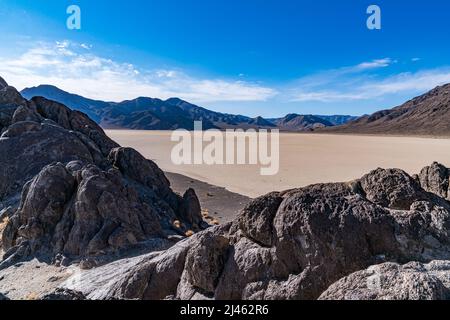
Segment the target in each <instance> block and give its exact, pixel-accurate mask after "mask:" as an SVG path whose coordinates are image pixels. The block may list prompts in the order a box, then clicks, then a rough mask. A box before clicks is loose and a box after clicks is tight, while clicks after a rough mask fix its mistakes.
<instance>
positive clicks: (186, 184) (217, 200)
mask: <svg viewBox="0 0 450 320" xmlns="http://www.w3.org/2000/svg"><path fill="white" fill-rule="evenodd" d="M166 175H167V178H168V179H169V180H170V183H171V185H172V189H173V190H174V191H175V192H177V193H179V194H181V195H182V194H183V193H184V192H185V191H186V190H187V189H188V188H192V189H194V190H195V192H196V194H197V196H198V198H199V200H200V204H201V206H202V210H203V212H204V213H207V214H208V215H209V216H210V217H211V218H212V219H214V220H216V221H217V222H218V223H221V224H222V223H227V222H231V221H232V220H234V218H235V217H236V215H237V214H238V213H239V211H240V210H241V209H242V208H243V207H244V206H245V205H246V204H247V203H248V202H250V200H251V199H250V198H248V197H246V196H243V195H240V194H237V193H233V192H230V191H228V190H226V189H225V188H222V187H217V186H213V185H210V184H208V183H205V182H202V181H199V180H195V179H192V178H189V177H186V176H183V175H180V174H177V173H166Z"/></svg>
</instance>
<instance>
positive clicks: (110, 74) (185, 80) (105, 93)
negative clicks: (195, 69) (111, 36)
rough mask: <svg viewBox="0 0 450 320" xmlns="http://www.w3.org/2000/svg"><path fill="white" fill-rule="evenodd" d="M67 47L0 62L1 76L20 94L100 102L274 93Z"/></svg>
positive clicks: (36, 49)
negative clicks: (41, 92)
mask: <svg viewBox="0 0 450 320" xmlns="http://www.w3.org/2000/svg"><path fill="white" fill-rule="evenodd" d="M91 49H92V46H91V45H88V44H76V43H73V42H69V41H59V42H55V43H45V42H39V43H36V44H35V45H34V46H33V47H30V48H28V49H27V50H26V52H23V53H22V54H21V55H19V56H18V57H16V58H10V57H1V56H0V74H1V75H2V76H3V77H4V78H5V79H6V80H7V81H8V82H9V83H11V84H12V85H14V86H16V87H17V88H19V89H22V88H25V87H31V86H36V85H39V84H54V85H57V86H58V87H60V88H62V89H64V90H67V91H70V92H74V93H78V94H81V95H84V96H88V97H90V98H94V99H103V100H115V101H120V100H125V99H132V98H135V97H137V96H152V97H159V98H170V97H180V98H183V99H187V100H190V101H193V102H198V103H202V102H214V101H266V100H268V99H270V98H271V97H273V96H275V95H276V94H277V91H276V90H275V89H272V88H269V87H267V86H262V85H260V84H257V83H251V82H246V81H242V80H241V79H238V80H229V79H221V78H212V79H205V78H199V77H195V76H192V75H189V74H188V73H186V72H184V71H182V70H178V69H174V70H143V69H140V68H138V67H136V66H135V65H133V64H130V63H120V62H117V61H113V60H111V59H108V58H104V57H101V56H98V55H95V54H94V53H92V50H91Z"/></svg>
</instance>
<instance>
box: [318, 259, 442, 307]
mask: <svg viewBox="0 0 450 320" xmlns="http://www.w3.org/2000/svg"><path fill="white" fill-rule="evenodd" d="M320 299H321V300H448V299H450V261H433V262H431V263H429V264H421V263H417V262H411V263H408V264H406V265H399V264H396V263H385V264H381V265H375V266H371V267H369V268H368V269H366V270H363V271H358V272H356V273H353V274H351V275H349V276H347V277H345V278H343V279H341V280H339V281H337V282H336V283H334V284H333V285H331V286H330V287H329V288H328V289H327V290H326V291H325V292H324V293H323V294H322V295H321V296H320Z"/></svg>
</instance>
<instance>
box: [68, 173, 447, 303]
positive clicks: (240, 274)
mask: <svg viewBox="0 0 450 320" xmlns="http://www.w3.org/2000/svg"><path fill="white" fill-rule="evenodd" d="M373 190H377V192H379V194H377V195H376V194H375V192H374V191H373ZM369 198H370V199H369ZM424 199H425V200H424ZM383 205H385V206H386V207H384V206H383ZM393 208H395V209H393ZM398 208H404V209H403V210H399V209H398ZM406 208H407V209H406ZM449 222H450V207H449V204H448V203H447V202H446V201H444V200H443V199H442V198H439V197H437V196H436V195H434V194H431V193H428V192H426V191H425V190H423V189H422V188H420V186H418V184H417V183H416V182H415V181H414V180H413V179H412V178H410V177H409V176H407V175H406V174H405V173H403V172H402V171H399V170H382V171H380V170H378V171H375V172H373V173H371V174H369V175H367V176H365V177H364V178H363V180H360V181H356V182H352V183H348V184H347V183H335V184H320V185H314V186H309V187H306V188H302V189H297V190H291V191H287V192H283V193H274V194H269V195H267V196H265V197H261V198H258V199H255V200H254V201H253V202H252V203H250V204H249V205H248V206H247V207H246V208H245V209H244V210H243V211H242V212H241V213H240V216H239V217H238V218H237V219H236V221H235V222H233V223H232V224H231V225H226V226H222V227H220V228H214V229H210V230H207V231H204V232H201V233H199V234H197V235H195V236H194V237H192V238H190V239H188V240H185V241H184V242H183V244H181V243H180V244H178V245H175V246H174V247H173V248H171V249H169V250H167V251H165V253H163V255H164V256H165V257H167V258H168V257H169V256H170V255H171V254H172V253H171V252H172V250H176V248H178V249H177V250H179V246H181V245H182V246H183V248H189V249H183V252H184V253H183V254H182V255H177V262H176V265H177V266H178V267H177V268H176V270H173V273H172V274H171V276H172V280H173V281H174V282H171V283H172V285H171V287H170V288H167V287H165V289H164V290H163V292H164V296H165V297H166V296H172V297H174V298H177V299H258V300H260V299H317V298H318V297H319V296H320V295H321V294H322V293H323V292H324V291H325V290H326V289H327V288H328V287H329V286H330V285H331V284H333V283H335V282H336V281H338V280H339V279H341V278H343V277H345V276H347V275H349V274H351V273H353V272H356V271H358V270H363V269H365V268H367V267H369V266H371V265H374V264H378V263H383V262H387V261H395V262H399V263H406V262H409V261H423V262H428V261H432V260H435V259H449V260H450V249H449V248H450V234H449V230H450V224H449ZM152 259H153V258H152ZM168 259H169V258H168ZM130 263H131V265H132V264H133V263H135V264H136V265H135V267H131V266H130V265H123V267H119V266H117V265H116V266H114V267H107V266H105V267H104V268H108V269H110V270H112V269H113V268H115V269H117V270H120V271H118V273H115V277H113V276H111V278H114V279H115V278H119V274H120V278H121V279H123V277H125V278H126V279H129V278H132V279H141V280H140V281H139V283H138V284H128V282H126V281H124V280H119V281H118V282H116V281H113V283H109V284H108V285H104V286H102V290H103V296H108V294H106V293H107V292H115V291H114V290H112V289H113V288H117V287H120V288H122V289H121V290H122V291H121V292H123V291H126V292H128V291H130V292H133V290H134V289H133V288H134V287H135V286H136V288H143V287H145V288H146V290H150V288H151V290H154V291H156V292H157V291H158V290H159V286H161V285H162V284H161V283H156V282H153V280H152V279H153V277H151V278H149V276H148V274H149V271H148V270H147V269H142V268H140V267H139V265H142V263H137V261H135V262H130ZM181 265H182V266H184V267H183V268H180V267H179V266H181ZM127 270H128V271H127ZM90 272H92V275H89V276H88V278H87V280H86V281H81V283H79V285H78V286H74V287H72V289H74V290H77V291H81V292H83V290H80V289H83V287H86V286H87V285H88V282H89V281H91V280H92V279H93V278H95V277H96V275H97V276H98V273H97V272H99V271H89V273H90ZM119 272H120V273H119ZM89 273H88V274H89ZM141 281H143V282H141ZM176 281H178V285H177V286H176V290H175V289H174V288H175V285H174V283H175V282H176ZM108 286H110V289H108ZM139 292H142V290H141V289H140V291H139ZM83 293H84V292H83ZM113 296H114V297H116V298H121V297H123V296H124V295H123V294H121V295H117V294H114V295H113ZM132 296H133V295H132ZM137 296H138V297H140V298H142V297H144V295H143V294H139V295H137ZM133 297H136V295H134V296H133ZM151 297H152V298H156V297H157V298H161V296H155V295H152V296H151ZM436 297H438V296H436ZM439 297H440V296H439Z"/></svg>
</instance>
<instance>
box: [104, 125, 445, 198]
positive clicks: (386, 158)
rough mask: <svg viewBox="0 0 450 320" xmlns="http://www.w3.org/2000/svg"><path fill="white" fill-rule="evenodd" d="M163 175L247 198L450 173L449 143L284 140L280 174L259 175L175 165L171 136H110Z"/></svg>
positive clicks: (320, 137)
mask: <svg viewBox="0 0 450 320" xmlns="http://www.w3.org/2000/svg"><path fill="white" fill-rule="evenodd" d="M107 134H108V135H109V136H110V137H111V138H112V139H114V140H115V141H117V142H118V143H119V144H121V145H122V146H125V147H133V148H135V149H137V150H138V151H139V152H141V153H142V154H143V155H144V156H145V157H147V158H148V159H151V160H153V161H155V162H156V163H157V164H158V165H159V166H160V167H161V168H162V169H163V170H164V171H167V172H173V173H178V174H182V175H185V176H188V177H191V178H193V179H197V180H200V181H203V182H206V183H209V184H212V185H215V186H220V187H225V188H226V189H228V190H230V191H232V192H235V193H239V194H242V195H245V196H248V197H257V196H260V195H263V194H266V193H268V192H271V191H281V190H286V189H291V188H297V187H303V186H307V185H310V184H314V183H322V182H342V181H350V180H353V179H356V178H360V177H361V176H363V175H364V174H366V173H368V172H369V171H371V170H373V169H376V168H379V167H381V168H400V169H403V170H405V171H406V172H408V173H410V174H414V173H419V171H420V170H421V169H422V168H423V167H425V166H427V165H430V164H431V163H432V162H433V161H438V162H441V163H442V164H444V165H446V166H448V167H450V139H432V138H417V137H386V136H357V135H325V134H295V133H281V134H280V170H279V173H278V174H277V175H274V176H262V175H260V166H258V165H257V166H253V165H213V166H209V165H205V164H203V165H181V166H180V165H175V164H173V163H172V161H171V153H172V149H173V147H174V146H175V145H176V144H177V143H176V142H172V141H171V139H170V138H171V132H169V131H139V130H107Z"/></svg>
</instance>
